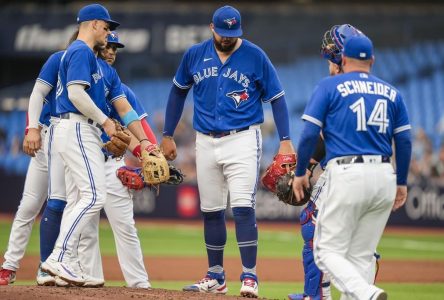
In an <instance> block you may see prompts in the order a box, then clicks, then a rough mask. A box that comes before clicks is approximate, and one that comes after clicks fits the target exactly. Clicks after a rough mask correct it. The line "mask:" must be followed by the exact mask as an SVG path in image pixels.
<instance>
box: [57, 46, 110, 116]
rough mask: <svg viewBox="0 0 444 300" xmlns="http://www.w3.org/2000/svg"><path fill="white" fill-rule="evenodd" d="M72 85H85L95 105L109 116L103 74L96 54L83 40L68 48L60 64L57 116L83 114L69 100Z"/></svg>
mask: <svg viewBox="0 0 444 300" xmlns="http://www.w3.org/2000/svg"><path fill="white" fill-rule="evenodd" d="M71 84H82V85H85V86H86V89H85V91H86V93H87V94H88V95H89V96H90V97H91V99H92V101H93V102H94V104H95V105H96V106H97V107H98V108H99V109H100V110H101V111H102V112H103V113H104V114H106V115H107V114H108V111H107V105H106V101H105V85H104V82H103V74H102V72H101V70H100V68H99V65H98V62H97V58H96V56H95V55H94V52H93V51H92V50H91V49H90V48H89V47H88V46H87V45H86V43H85V42H83V41H81V40H76V41H74V42H73V43H72V44H71V45H70V46H69V47H68V49H67V50H66V52H65V53H64V54H63V56H62V59H61V62H60V69H59V77H58V81H57V92H56V99H57V101H56V102H57V108H56V112H57V114H63V113H67V112H73V113H77V114H81V113H80V112H79V111H78V110H77V108H76V107H75V106H74V104H73V103H72V102H71V100H70V99H69V98H68V91H67V87H68V86H69V85H71Z"/></svg>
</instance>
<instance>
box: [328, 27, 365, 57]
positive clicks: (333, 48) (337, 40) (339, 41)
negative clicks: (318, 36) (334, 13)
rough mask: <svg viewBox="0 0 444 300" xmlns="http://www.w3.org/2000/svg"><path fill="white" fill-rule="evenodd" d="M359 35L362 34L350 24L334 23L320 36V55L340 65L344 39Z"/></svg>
mask: <svg viewBox="0 0 444 300" xmlns="http://www.w3.org/2000/svg"><path fill="white" fill-rule="evenodd" d="M360 35H364V34H363V33H362V32H361V31H360V30H359V29H357V28H355V27H353V26H352V25H350V24H343V25H334V26H333V27H332V28H331V29H330V30H327V31H326V32H325V33H324V37H323V38H322V45H321V54H322V56H323V57H324V58H325V59H328V60H329V61H331V62H332V63H335V64H337V65H341V62H342V57H341V54H342V49H343V48H344V44H345V40H346V39H347V38H349V37H352V36H360Z"/></svg>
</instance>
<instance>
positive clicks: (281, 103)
mask: <svg viewBox="0 0 444 300" xmlns="http://www.w3.org/2000/svg"><path fill="white" fill-rule="evenodd" d="M271 109H272V110H273V118H274V123H275V124H276V128H277V132H278V134H279V139H280V140H281V141H283V140H289V139H290V122H289V120H288V108H287V102H285V97H284V95H282V96H280V97H279V98H277V99H276V100H274V101H273V102H271Z"/></svg>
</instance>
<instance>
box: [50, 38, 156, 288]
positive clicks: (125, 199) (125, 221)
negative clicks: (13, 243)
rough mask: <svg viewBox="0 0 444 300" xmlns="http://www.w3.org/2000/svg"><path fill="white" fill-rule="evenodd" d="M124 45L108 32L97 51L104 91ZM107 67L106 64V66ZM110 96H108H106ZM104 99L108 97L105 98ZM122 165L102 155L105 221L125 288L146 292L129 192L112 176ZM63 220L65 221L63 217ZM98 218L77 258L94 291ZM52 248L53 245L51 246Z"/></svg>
mask: <svg viewBox="0 0 444 300" xmlns="http://www.w3.org/2000/svg"><path fill="white" fill-rule="evenodd" d="M123 47H124V45H123V44H122V43H120V42H119V39H118V35H117V33H116V32H111V33H110V34H109V35H108V39H107V46H106V48H105V49H103V50H101V51H99V53H98V54H99V57H101V58H102V59H104V60H102V59H99V60H98V63H99V67H100V69H101V70H102V72H103V76H104V80H105V88H106V90H107V91H110V90H111V89H112V88H113V85H116V83H115V80H116V75H115V74H116V73H115V70H114V69H113V68H111V67H109V66H108V64H110V65H112V64H113V63H114V61H115V59H116V54H117V48H123ZM105 60H106V62H105ZM107 63H108V64H107ZM122 88H123V91H124V93H125V95H126V97H127V99H128V101H129V103H130V104H131V105H132V106H133V107H134V108H135V110H136V112H137V113H138V115H139V119H140V120H141V123H142V126H143V128H144V130H145V132H146V134H147V136H148V139H149V140H150V142H152V143H156V139H155V136H154V133H153V132H152V130H151V128H150V126H149V125H148V123H147V121H146V116H147V114H146V113H145V111H144V109H143V107H142V105H141V104H140V102H139V101H138V100H137V98H136V97H135V95H134V93H133V92H132V90H131V89H130V88H129V87H127V86H126V85H124V84H122ZM109 95H111V93H110V94H109ZM109 95H108V96H109ZM109 109H110V113H109V115H110V117H112V118H114V119H117V120H119V121H120V122H121V123H123V121H122V120H121V118H120V116H119V115H118V113H117V111H116V110H115V108H114V107H113V106H109ZM102 140H103V142H104V143H106V142H107V141H108V140H109V138H108V136H107V135H106V134H102ZM133 140H134V142H133V143H131V144H130V146H129V149H130V150H132V152H133V154H134V155H135V156H136V157H139V156H140V145H139V144H138V143H137V140H136V139H135V138H133ZM123 165H124V160H121V159H120V158H118V157H113V156H111V155H109V154H108V153H106V152H105V173H106V186H107V194H106V201H105V205H104V210H105V212H106V215H107V218H108V220H109V222H110V225H111V228H112V230H113V233H114V238H115V241H116V246H117V247H116V248H117V256H118V259H119V263H120V266H121V269H122V273H123V275H124V278H125V281H126V283H127V286H128V287H132V288H150V287H151V285H150V283H149V281H148V274H147V272H146V270H145V266H144V263H143V255H142V250H141V246H140V241H139V238H138V236H137V229H136V228H135V225H134V224H135V222H134V217H133V202H132V199H131V196H130V194H129V191H128V190H127V188H126V187H124V186H123V185H122V183H121V182H120V180H119V179H118V178H117V176H116V171H117V169H119V168H120V167H121V166H123ZM77 194H78V193H77V192H76V191H68V192H67V195H72V196H71V197H73V198H77ZM76 200H77V199H74V200H72V201H71V200H68V205H67V207H66V209H65V214H70V213H71V210H72V208H73V207H74V206H75V205H72V203H75V202H76ZM64 218H65V217H64ZM99 219H100V216H99V215H97V216H96V217H94V219H93V221H92V222H91V223H90V226H88V228H86V229H85V230H84V231H83V232H82V234H81V237H80V242H79V246H78V256H79V259H80V265H81V267H82V271H83V276H84V277H85V284H84V285H83V286H84V287H85V286H87V287H93V286H94V287H97V286H101V285H103V284H104V279H103V278H104V276H103V269H102V263H101V257H100V249H99V243H98V223H99ZM52 246H54V243H53V244H52ZM56 284H57V285H61V286H64V285H66V283H64V282H63V280H60V279H57V280H56Z"/></svg>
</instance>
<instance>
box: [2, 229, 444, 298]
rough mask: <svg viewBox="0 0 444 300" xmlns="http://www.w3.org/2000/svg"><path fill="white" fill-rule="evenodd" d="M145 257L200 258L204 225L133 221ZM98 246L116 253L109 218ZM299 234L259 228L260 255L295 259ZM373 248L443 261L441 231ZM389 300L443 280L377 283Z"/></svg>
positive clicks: (435, 293)
mask: <svg viewBox="0 0 444 300" xmlns="http://www.w3.org/2000/svg"><path fill="white" fill-rule="evenodd" d="M35 225H36V226H34V229H33V231H32V235H31V240H30V242H29V245H28V249H27V254H28V255H38V254H39V236H38V224H35ZM137 227H138V230H139V237H140V239H141V243H142V248H143V253H144V255H145V256H195V257H205V255H206V253H205V247H204V241H203V230H202V229H196V227H195V226H189V225H172V224H165V225H160V224H156V225H147V224H144V223H139V224H138V226H137ZM10 229H11V223H10V222H7V221H0V253H1V252H4V251H5V250H6V246H7V242H8V239H9V232H10ZM100 246H101V249H102V254H103V255H115V253H116V250H115V246H114V238H113V235H112V232H111V228H110V226H109V225H108V223H107V222H106V221H105V222H102V223H101V225H100ZM301 249H302V238H301V236H300V234H299V232H298V229H297V228H296V227H295V230H294V231H293V232H288V231H267V230H263V229H262V230H261V229H260V230H259V257H268V258H273V257H275V258H294V257H300V252H301ZM378 251H379V252H380V253H381V254H382V257H383V259H418V260H441V261H442V260H444V234H437V233H436V234H422V235H418V234H415V235H408V234H393V233H387V234H385V235H384V236H383V238H382V240H381V242H380V245H379V247H378ZM225 255H226V256H227V257H230V256H231V257H237V256H238V255H239V250H238V248H237V244H236V242H235V234H234V231H233V230H228V241H227V247H226V250H225ZM190 283H191V282H182V281H154V282H152V284H153V286H154V287H155V288H165V289H175V290H180V289H181V288H182V287H183V286H184V285H186V284H190ZM16 284H22V285H34V284H35V282H34V281H18V282H17V283H16ZM107 286H124V282H118V281H113V282H109V281H108V282H107ZM228 286H229V289H230V290H229V294H230V295H238V292H239V288H240V283H239V282H229V283H228ZM380 286H381V287H382V288H384V289H385V290H386V291H387V292H388V293H389V297H390V300H397V299H402V300H416V299H428V300H434V299H443V296H442V295H444V283H434V284H410V283H409V284H407V283H402V284H401V283H382V284H381V285H380ZM302 288H303V283H301V282H295V283H286V282H261V283H260V295H261V296H262V297H266V298H269V299H286V295H287V294H288V293H292V292H293V293H294V292H300V291H302ZM333 299H339V293H338V291H336V290H335V289H333Z"/></svg>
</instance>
